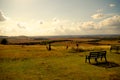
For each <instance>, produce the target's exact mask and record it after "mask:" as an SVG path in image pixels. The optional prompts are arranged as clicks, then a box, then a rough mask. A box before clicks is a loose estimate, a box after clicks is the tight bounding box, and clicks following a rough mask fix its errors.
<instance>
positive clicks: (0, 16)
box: [0, 11, 7, 21]
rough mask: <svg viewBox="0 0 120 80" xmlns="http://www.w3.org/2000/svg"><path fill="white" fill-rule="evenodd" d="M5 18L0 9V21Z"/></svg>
mask: <svg viewBox="0 0 120 80" xmlns="http://www.w3.org/2000/svg"><path fill="white" fill-rule="evenodd" d="M5 20H7V17H6V16H5V15H4V13H3V12H2V11H0V21H5Z"/></svg>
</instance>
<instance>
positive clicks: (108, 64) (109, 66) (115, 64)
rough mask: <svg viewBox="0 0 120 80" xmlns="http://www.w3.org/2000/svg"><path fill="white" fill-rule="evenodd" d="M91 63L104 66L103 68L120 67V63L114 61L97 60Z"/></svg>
mask: <svg viewBox="0 0 120 80" xmlns="http://www.w3.org/2000/svg"><path fill="white" fill-rule="evenodd" d="M92 65H95V66H98V67H104V68H113V67H120V65H119V64H117V63H115V62H99V63H95V64H92Z"/></svg>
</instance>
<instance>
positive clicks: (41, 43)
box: [6, 40, 72, 45]
mask: <svg viewBox="0 0 120 80" xmlns="http://www.w3.org/2000/svg"><path fill="white" fill-rule="evenodd" d="M6 41H7V40H6ZM65 41H72V40H45V41H40V42H24V43H8V41H7V45H36V44H39V45H47V44H50V43H55V42H65Z"/></svg>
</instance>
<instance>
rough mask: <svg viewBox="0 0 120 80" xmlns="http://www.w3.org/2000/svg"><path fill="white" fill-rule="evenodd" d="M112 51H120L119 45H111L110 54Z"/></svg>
mask: <svg viewBox="0 0 120 80" xmlns="http://www.w3.org/2000/svg"><path fill="white" fill-rule="evenodd" d="M112 50H116V52H118V51H119V50H120V45H111V47H110V52H111V51H112Z"/></svg>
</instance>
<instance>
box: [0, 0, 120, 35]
mask: <svg viewBox="0 0 120 80" xmlns="http://www.w3.org/2000/svg"><path fill="white" fill-rule="evenodd" d="M119 4H120V0H0V35H3V36H21V35H24V36H54V35H55V36H56V35H96V34H102V35H103V34H120V10H119V9H120V5H119Z"/></svg>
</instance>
